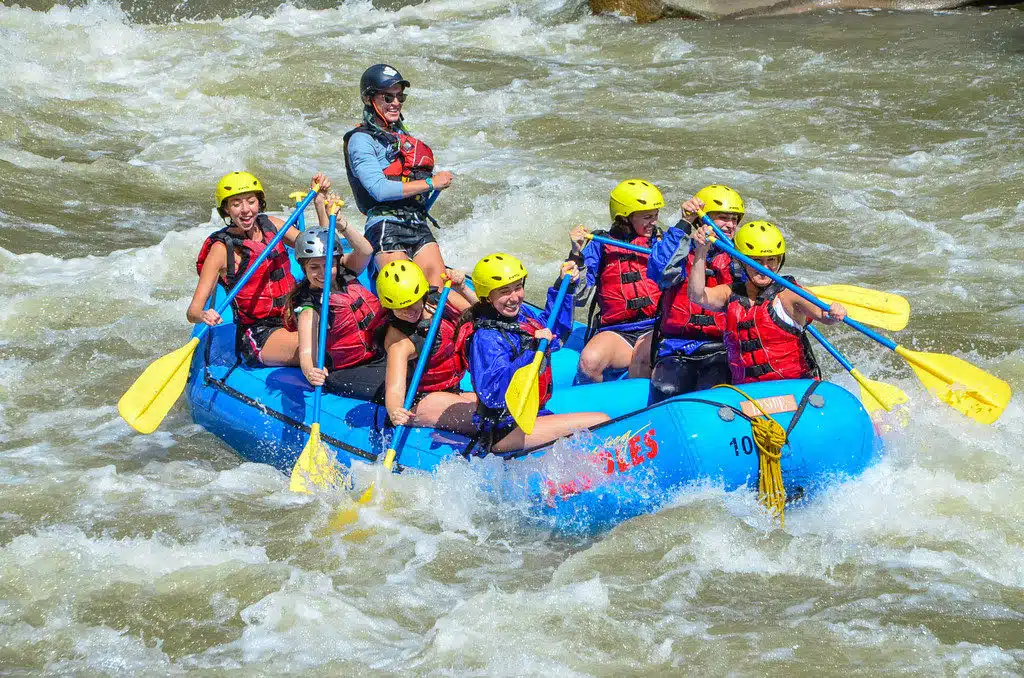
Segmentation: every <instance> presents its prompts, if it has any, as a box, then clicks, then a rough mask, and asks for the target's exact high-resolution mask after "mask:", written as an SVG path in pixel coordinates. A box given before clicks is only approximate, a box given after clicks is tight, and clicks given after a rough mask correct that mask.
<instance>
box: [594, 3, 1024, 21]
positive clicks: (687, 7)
mask: <svg viewBox="0 0 1024 678" xmlns="http://www.w3.org/2000/svg"><path fill="white" fill-rule="evenodd" d="M589 2H590V9H591V11H593V12H594V14H604V13H611V12H614V13H617V14H621V15H623V16H628V17H633V18H635V19H636V21H637V23H650V22H652V21H657V20H658V19H665V18H686V19H737V18H740V17H745V16H766V15H772V14H797V13H800V12H810V11H813V10H817V9H895V10H906V11H928V10H936V9H955V8H957V7H966V6H969V5H981V6H993V5H1012V4H1019V3H1018V2H1016V1H1011V2H1007V1H1006V0H1003V1H1001V2H999V1H997V2H977V1H971V0H888V1H886V0H781V1H780V0H589Z"/></svg>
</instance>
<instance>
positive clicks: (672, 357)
mask: <svg viewBox="0 0 1024 678" xmlns="http://www.w3.org/2000/svg"><path fill="white" fill-rule="evenodd" d="M731 381H732V375H731V373H730V371H729V354H728V352H727V351H726V349H725V346H724V345H723V344H722V343H720V342H717V341H714V342H708V343H706V344H704V345H703V346H701V347H700V348H698V349H697V350H696V351H694V352H693V354H691V355H686V354H685V353H682V352H678V353H669V354H667V355H663V356H658V359H657V360H656V361H655V363H654V369H653V370H652V373H651V387H650V393H649V397H648V404H651V405H653V404H654V403H660V402H661V401H662V400H665V399H667V398H671V397H673V396H677V395H681V394H683V393H692V392H693V391H703V390H704V389H708V388H711V387H712V386H717V385H718V384H728V383H731Z"/></svg>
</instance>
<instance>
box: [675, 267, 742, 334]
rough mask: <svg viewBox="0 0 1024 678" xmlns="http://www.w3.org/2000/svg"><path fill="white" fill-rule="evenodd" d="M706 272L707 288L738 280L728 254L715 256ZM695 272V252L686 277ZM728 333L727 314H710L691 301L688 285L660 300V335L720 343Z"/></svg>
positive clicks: (677, 287) (678, 287)
mask: <svg viewBox="0 0 1024 678" xmlns="http://www.w3.org/2000/svg"><path fill="white" fill-rule="evenodd" d="M708 263H709V265H708V266H707V267H706V269H705V271H706V272H705V274H704V275H705V285H707V286H708V287H714V286H715V285H730V284H732V282H733V280H735V279H736V277H738V276H736V277H734V275H733V271H732V267H731V266H732V258H731V257H730V256H729V255H728V254H726V253H725V252H719V253H718V254H717V255H715V256H714V257H713V258H712V259H711V261H710V262H708ZM692 268H693V252H690V254H689V256H687V258H686V277H687V279H689V277H690V270H691V269H692ZM724 333H725V312H724V311H709V310H707V309H705V308H702V307H701V305H700V304H695V303H693V302H692V301H690V297H689V296H688V295H687V290H686V282H683V284H681V285H677V286H675V287H673V288H672V289H670V290H667V291H666V292H665V294H664V295H663V296H662V297H661V334H662V336H663V337H672V338H677V339H696V340H705V341H711V340H714V341H721V339H722V335H723V334H724Z"/></svg>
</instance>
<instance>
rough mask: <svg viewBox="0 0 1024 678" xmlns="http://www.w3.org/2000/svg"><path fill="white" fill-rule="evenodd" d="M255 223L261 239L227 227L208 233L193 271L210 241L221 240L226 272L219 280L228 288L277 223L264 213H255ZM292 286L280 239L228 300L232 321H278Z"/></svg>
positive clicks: (199, 265)
mask: <svg viewBox="0 0 1024 678" xmlns="http://www.w3.org/2000/svg"><path fill="white" fill-rule="evenodd" d="M256 224H257V226H259V228H260V231H262V233H263V241H262V242H256V241H255V240H249V239H246V238H239V237H238V236H237V235H234V234H232V233H230V232H229V230H228V229H229V228H230V227H225V228H222V229H220V230H219V231H216V232H214V233H211V234H210V235H209V236H208V237H207V238H206V241H205V242H204V243H203V247H202V249H200V250H199V257H198V258H197V259H196V272H197V273H202V271H203V263H204V262H205V261H206V257H208V256H209V254H210V248H212V247H213V244H214V243H217V242H219V243H223V244H224V247H225V248H227V272H226V275H225V276H223V277H222V278H221V282H223V283H224V286H225V287H226V288H227V289H228V290H230V289H232V288H233V287H234V286H235V282H236V281H237V280H238V279H239V278H241V277H242V275H244V274H245V272H246V270H248V268H249V262H250V261H255V260H256V258H257V257H258V256H259V255H260V254H261V253H262V252H263V250H265V249H266V248H267V244H268V243H270V241H271V240H273V239H274V236H275V235H277V227H276V226H274V224H273V222H271V221H270V218H269V217H267V215H265V214H260V215H259V216H257V217H256ZM235 252H238V254H239V255H240V258H241V261H240V262H239V263H238V269H237V270H236V269H235ZM294 288H295V278H294V277H293V276H292V271H291V261H290V260H289V258H288V250H287V249H286V248H285V246H284V243H282V242H279V243H278V244H277V245H276V246H275V247H274V250H273V252H272V253H271V254H270V256H269V257H267V258H266V259H265V260H264V261H263V263H262V264H260V267H259V269H257V271H256V273H255V274H254V275H253V276H252V277H251V278H250V279H249V281H248V282H247V283H246V284H245V285H244V286H243V287H242V289H241V290H240V291H239V292H238V294H237V295H236V296H235V298H234V299H233V300H232V301H231V307H232V308H233V309H234V312H235V322H236V323H237V324H239V325H253V324H255V323H257V322H260V323H261V324H278V325H280V324H281V317H282V316H283V315H284V305H285V299H286V298H287V296H288V293H289V292H291V291H292V289H294ZM268 321H269V323H268Z"/></svg>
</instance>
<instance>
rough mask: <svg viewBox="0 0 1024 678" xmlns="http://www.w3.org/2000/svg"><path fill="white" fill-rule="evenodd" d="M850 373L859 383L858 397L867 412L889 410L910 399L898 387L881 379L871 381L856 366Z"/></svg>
mask: <svg viewBox="0 0 1024 678" xmlns="http://www.w3.org/2000/svg"><path fill="white" fill-rule="evenodd" d="M850 374H851V375H852V376H853V378H854V379H856V380H857V383H858V384H860V399H861V402H863V403H864V409H866V410H867V411H868V414H874V413H875V412H878V411H879V410H885V411H886V412H889V411H891V410H892V408H894V407H896V406H897V405H902V404H903V403H905V402H908V401H909V400H910V397H909V396H907V394H906V393H904V392H903V391H902V389H900V388H899V387H897V386H893V385H892V384H886V383H884V382H881V381H872V380H871V379H868V378H867V377H865V376H864V375H863V374H861V373H860V371H859V370H857V369H856V368H855V369H852V370H850Z"/></svg>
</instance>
